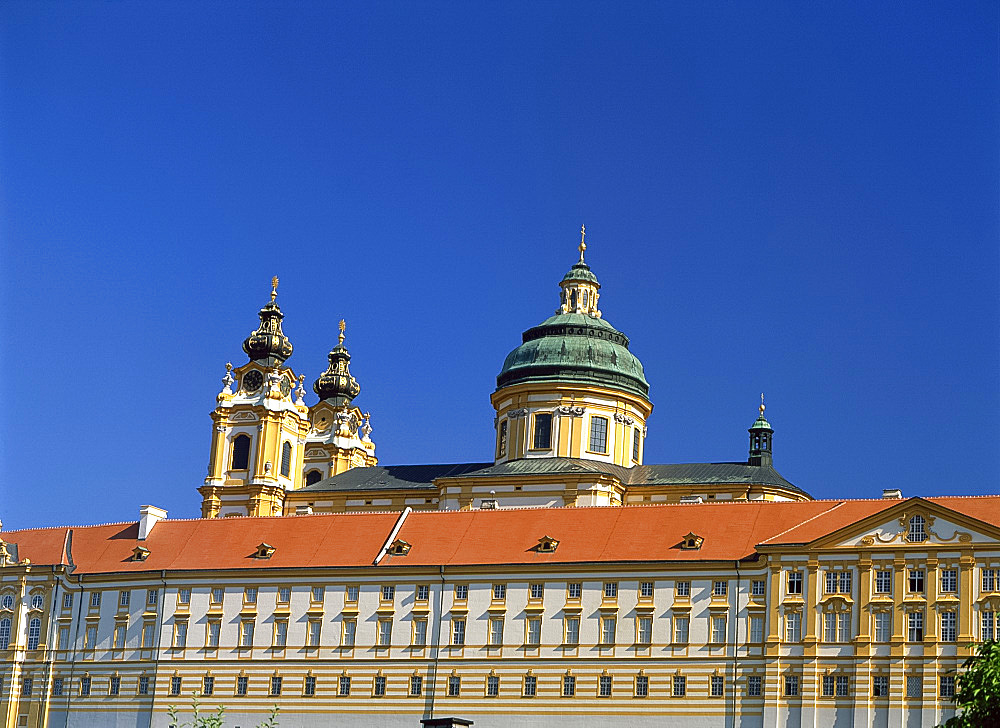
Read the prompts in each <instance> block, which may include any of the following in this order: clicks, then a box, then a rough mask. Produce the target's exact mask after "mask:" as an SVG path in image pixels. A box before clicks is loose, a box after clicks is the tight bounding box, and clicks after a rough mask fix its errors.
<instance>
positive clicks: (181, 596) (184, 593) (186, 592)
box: [177, 589, 191, 604]
mask: <svg viewBox="0 0 1000 728" xmlns="http://www.w3.org/2000/svg"><path fill="white" fill-rule="evenodd" d="M177 603H178V604H190V603H191V590H190V589H178V590H177Z"/></svg>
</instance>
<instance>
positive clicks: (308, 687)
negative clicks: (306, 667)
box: [303, 675, 316, 695]
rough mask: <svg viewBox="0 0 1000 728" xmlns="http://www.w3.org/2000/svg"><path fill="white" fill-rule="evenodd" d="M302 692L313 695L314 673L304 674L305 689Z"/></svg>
mask: <svg viewBox="0 0 1000 728" xmlns="http://www.w3.org/2000/svg"><path fill="white" fill-rule="evenodd" d="M303 692H304V693H305V694H306V695H315V694H316V676H315V675H306V684H305V690H303Z"/></svg>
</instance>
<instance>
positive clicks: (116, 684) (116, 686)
mask: <svg viewBox="0 0 1000 728" xmlns="http://www.w3.org/2000/svg"><path fill="white" fill-rule="evenodd" d="M121 691H122V679H121V678H120V677H119V676H118V675H112V676H111V684H110V685H108V695H118V694H119V693H120V692H121Z"/></svg>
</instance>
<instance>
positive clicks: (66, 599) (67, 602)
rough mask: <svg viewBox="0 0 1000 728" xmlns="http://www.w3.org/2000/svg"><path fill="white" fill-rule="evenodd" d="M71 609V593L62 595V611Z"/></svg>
mask: <svg viewBox="0 0 1000 728" xmlns="http://www.w3.org/2000/svg"><path fill="white" fill-rule="evenodd" d="M72 608H73V592H66V593H65V594H63V609H72Z"/></svg>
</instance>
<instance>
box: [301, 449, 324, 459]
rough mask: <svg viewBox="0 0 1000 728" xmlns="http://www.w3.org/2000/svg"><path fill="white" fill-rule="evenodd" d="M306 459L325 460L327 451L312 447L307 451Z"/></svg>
mask: <svg viewBox="0 0 1000 728" xmlns="http://www.w3.org/2000/svg"><path fill="white" fill-rule="evenodd" d="M306 457H307V458H325V457H326V450H324V449H323V448H321V447H311V448H309V449H308V450H306Z"/></svg>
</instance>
